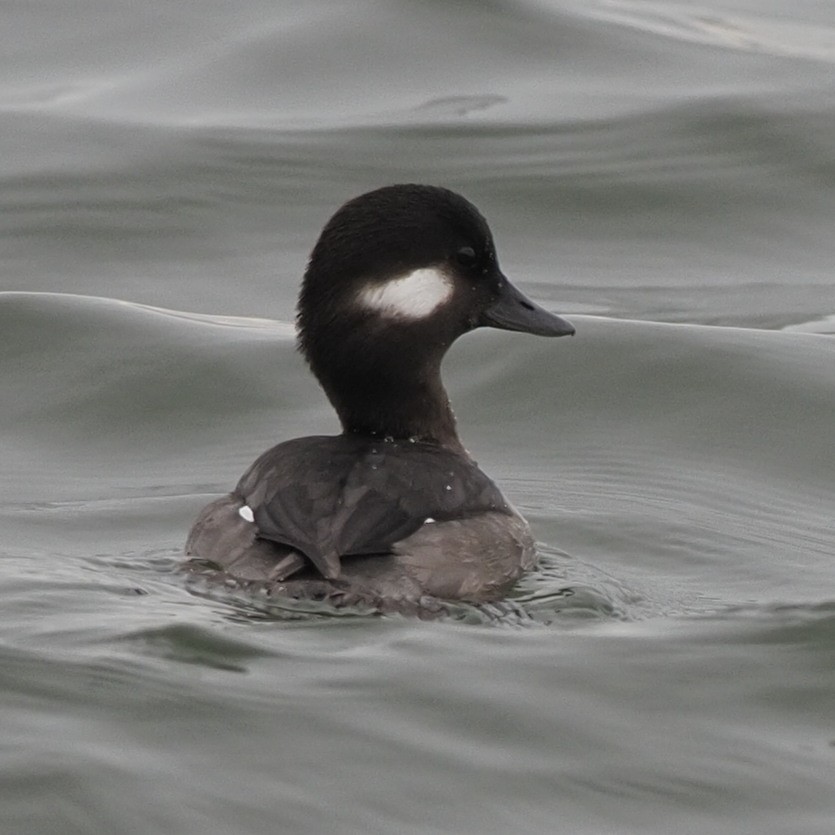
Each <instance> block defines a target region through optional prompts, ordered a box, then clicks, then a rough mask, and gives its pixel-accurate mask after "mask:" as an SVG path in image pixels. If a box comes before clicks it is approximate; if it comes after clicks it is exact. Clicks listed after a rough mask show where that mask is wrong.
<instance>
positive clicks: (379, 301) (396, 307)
mask: <svg viewBox="0 0 835 835" xmlns="http://www.w3.org/2000/svg"><path fill="white" fill-rule="evenodd" d="M450 296H452V280H451V279H450V277H449V276H448V275H446V274H445V273H443V272H441V271H440V270H438V269H434V268H426V269H420V270H414V271H413V272H410V273H409V274H408V275H404V276H401V277H400V278H393V279H392V280H391V281H387V282H385V283H384V284H369V285H367V286H365V287H363V288H362V290H360V292H359V296H358V299H359V303H360V304H361V305H362V306H363V307H365V308H367V309H368V310H375V311H377V312H378V313H383V314H385V315H387V316H397V317H402V318H404V319H422V318H423V317H424V316H428V315H429V314H430V313H432V312H433V311H434V310H436V309H437V308H438V307H439V306H440V305H442V304H443V303H444V302H446V301H447V300H448V299H449V298H450Z"/></svg>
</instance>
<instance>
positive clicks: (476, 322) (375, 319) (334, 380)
mask: <svg viewBox="0 0 835 835" xmlns="http://www.w3.org/2000/svg"><path fill="white" fill-rule="evenodd" d="M480 326H488V327H496V328H502V329H505V330H516V331H525V332H528V333H533V334H539V335H541V336H564V335H568V334H572V333H574V328H573V327H572V326H571V325H570V324H569V323H568V322H566V321H565V320H564V319H561V318H560V317H559V316H556V315H555V314H553V313H549V312H548V311H546V310H543V309H542V308H541V307H538V306H537V305H535V304H534V303H533V302H531V301H530V300H528V299H527V298H525V296H524V295H522V294H521V293H520V292H519V291H518V290H516V288H514V287H513V285H512V284H510V282H509V281H508V280H507V278H506V277H505V276H504V275H503V274H502V272H501V270H500V268H499V264H498V260H497V258H496V251H495V247H494V245H493V237H492V235H491V233H490V228H489V227H488V225H487V222H486V221H485V219H484V218H483V217H482V216H481V214H480V213H479V211H478V210H477V209H476V208H475V206H473V205H472V204H471V203H469V202H468V201H467V200H465V199H464V198H463V197H461V196H460V195H458V194H455V193H454V192H452V191H449V190H447V189H444V188H438V187H436V186H422V185H395V186H387V187H385V188H380V189H377V190H376V191H372V192H369V193H367V194H363V195H361V196H360V197H356V198H354V199H353V200H350V201H348V202H347V203H346V204H345V205H344V206H342V208H341V209H339V210H338V211H337V212H336V214H335V215H334V216H333V217H332V218H331V219H330V220H329V221H328V223H327V224H326V225H325V228H324V229H323V230H322V234H321V235H320V237H319V240H318V241H317V243H316V246H315V247H314V248H313V252H312V253H311V256H310V261H309V263H308V266H307V270H306V272H305V276H304V282H303V284H302V290H301V295H300V297H299V307H298V327H299V344H300V347H301V350H302V352H303V353H304V355H305V356H306V358H307V360H308V362H309V363H310V366H311V369H312V370H313V372H314V374H316V376H317V378H318V379H319V381H320V382H321V383H322V385H323V387H324V388H325V391H326V392H327V394H328V396H329V397H330V399H331V402H332V403H333V404H334V406H335V407H336V409H337V411H338V412H339V413H340V417H341V418H342V420H343V425H346V428H348V427H349V426H350V424H351V423H352V421H351V420H350V419H346V410H347V409H348V408H349V407H350V405H351V403H350V402H351V401H353V402H356V403H358V402H359V400H360V399H361V398H365V399H366V400H368V399H370V400H372V401H379V400H380V398H384V399H385V398H388V399H392V400H394V399H395V398H401V399H403V398H404V397H406V396H407V395H408V391H407V390H408V389H409V388H410V387H414V385H415V384H420V383H421V382H422V381H426V380H429V379H430V378H433V379H434V377H438V369H439V367H440V362H441V359H442V358H443V355H444V353H445V352H446V350H447V348H449V346H450V345H451V344H452V342H453V341H454V340H455V339H456V338H457V337H459V336H461V334H463V333H466V332H467V331H469V330H472V329H474V328H477V327H480ZM438 385H440V378H439V377H438ZM422 396H424V397H425V395H422ZM378 405H379V404H378ZM392 434H394V433H392Z"/></svg>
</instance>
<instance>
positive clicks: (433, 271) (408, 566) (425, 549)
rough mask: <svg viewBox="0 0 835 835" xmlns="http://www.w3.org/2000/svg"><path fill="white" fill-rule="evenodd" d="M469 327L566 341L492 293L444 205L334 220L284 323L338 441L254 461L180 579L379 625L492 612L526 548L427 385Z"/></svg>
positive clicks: (558, 330) (213, 507)
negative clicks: (405, 612) (217, 582)
mask: <svg viewBox="0 0 835 835" xmlns="http://www.w3.org/2000/svg"><path fill="white" fill-rule="evenodd" d="M484 325H486V326H491V327H499V328H503V329H508V330H521V331H527V332H531V333H536V334H540V335H545V336H561V335H565V334H569V333H573V328H572V327H571V325H569V324H568V323H567V322H566V321H565V320H563V319H560V318H559V317H558V316H555V315H554V314H551V313H548V312H547V311H545V310H543V309H542V308H539V307H537V306H536V305H534V304H533V303H532V302H530V301H529V300H528V299H526V298H525V297H524V296H523V295H522V294H521V293H519V291H518V290H516V289H515V288H514V287H513V286H512V285H511V284H510V283H509V282H508V280H507V279H506V278H505V276H504V275H503V274H502V272H501V270H500V269H499V266H498V261H497V259H496V254H495V249H494V245H493V239H492V236H491V234H490V230H489V228H488V226H487V223H486V221H485V220H484V218H483V217H482V216H481V215H480V214H479V213H478V211H477V210H476V209H475V208H474V207H473V206H472V205H471V204H470V203H468V202H467V201H466V200H464V198H462V197H460V196H459V195H457V194H454V193H453V192H450V191H448V190H446V189H441V188H436V187H432V186H417V185H405V186H390V187H387V188H383V189H378V190H377V191H374V192H370V193H369V194H366V195H362V196H360V197H358V198H355V199H354V200H351V201H349V202H348V203H346V204H345V205H344V206H343V207H342V208H341V209H340V210H339V211H338V212H337V213H336V214H335V215H334V216H333V217H332V218H331V220H330V221H329V222H328V223H327V224H326V226H325V228H324V230H323V231H322V234H321V236H320V238H319V241H318V242H317V244H316V246H315V247H314V249H313V252H312V254H311V257H310V262H309V264H308V267H307V270H306V272H305V277H304V282H303V285H302V291H301V294H300V297H299V309H298V328H299V345H300V348H301V350H302V352H303V354H304V355H305V357H306V359H307V360H308V363H309V364H310V367H311V370H312V371H313V373H314V374H315V375H316V377H317V379H318V380H319V382H320V383H321V384H322V387H323V388H324V390H325V392H326V394H327V396H328V398H329V399H330V401H331V403H332V404H333V406H334V408H335V409H336V411H337V413H338V415H339V418H340V421H341V423H342V428H343V434H342V435H339V436H336V437H310V438H299V439H295V440H291V441H286V442H284V443H282V444H279V445H278V446H276V447H274V448H272V449H270V450H268V451H267V452H265V453H264V454H263V455H262V456H261V457H260V458H259V459H258V460H257V461H256V462H255V463H254V464H253V465H252V467H250V469H249V470H248V471H247V472H246V474H245V475H244V476H243V478H242V479H241V481H240V482H239V484H238V486H237V487H236V488H235V490H234V491H233V492H232V493H230V494H229V495H228V496H226V497H223V498H221V499H219V500H217V501H216V502H213V503H212V504H210V505H209V506H208V507H207V508H205V509H204V510H203V512H202V513H201V514H200V516H199V517H198V519H197V521H196V522H195V524H194V527H193V528H192V531H191V534H190V536H189V540H188V543H187V545H186V553H187V554H189V555H190V556H193V557H195V558H197V559H196V560H195V561H193V562H191V563H190V567H191V568H192V569H194V570H202V571H204V572H208V574H209V575H210V576H218V577H222V578H223V579H227V580H228V579H229V578H235V579H237V580H238V581H240V582H244V583H256V584H260V585H262V586H265V587H267V588H268V589H270V590H271V591H273V592H274V593H278V594H289V595H292V596H298V597H303V596H312V597H324V598H327V599H329V600H331V601H332V602H334V603H367V604H370V605H372V606H376V607H378V608H382V609H387V608H392V605H394V607H395V608H400V607H399V606H397V605H396V602H397V601H400V602H408V603H410V604H413V605H415V604H417V603H419V601H421V600H423V599H424V598H425V597H426V595H431V596H433V597H438V598H445V599H461V600H469V601H473V602H479V601H483V600H489V599H494V598H495V597H497V596H499V595H500V594H503V593H504V592H505V591H506V590H507V588H508V587H509V586H510V584H511V583H512V582H513V581H514V580H515V579H516V578H517V577H518V576H519V574H520V573H521V572H522V571H523V570H525V569H527V568H529V567H530V566H531V565H532V564H533V560H534V549H533V540H532V538H531V535H530V532H529V530H528V527H527V524H526V523H525V521H524V520H523V519H522V517H521V516H519V514H518V513H517V512H516V511H515V510H514V509H513V508H512V507H511V506H510V505H509V504H508V503H507V501H506V500H505V499H504V497H503V496H502V494H501V492H500V491H499V489H498V488H497V487H496V486H495V484H493V482H492V481H491V480H490V479H489V478H488V477H487V476H486V475H485V474H484V473H483V472H481V470H480V469H479V468H478V466H477V465H476V464H475V462H474V461H473V460H472V459H471V458H470V457H469V455H468V454H467V453H466V451H465V450H464V448H463V446H462V445H461V442H460V441H459V439H458V435H457V432H456V428H455V420H454V417H453V414H452V410H451V409H450V406H449V401H448V399H447V396H446V392H445V391H444V388H443V385H442V383H441V377H440V365H441V360H442V359H443V356H444V354H445V353H446V351H447V349H448V348H449V346H450V345H451V344H452V342H453V341H454V340H455V339H456V338H457V337H458V336H460V335H462V334H463V333H466V332H467V331H469V330H472V329H473V328H475V327H479V326H484Z"/></svg>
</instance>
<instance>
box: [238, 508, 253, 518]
mask: <svg viewBox="0 0 835 835" xmlns="http://www.w3.org/2000/svg"><path fill="white" fill-rule="evenodd" d="M238 516H240V517H241V519H245V520H246V521H247V522H254V521H255V514H254V513H253V512H252V508H251V507H249V505H242V506H241V507H239V508H238Z"/></svg>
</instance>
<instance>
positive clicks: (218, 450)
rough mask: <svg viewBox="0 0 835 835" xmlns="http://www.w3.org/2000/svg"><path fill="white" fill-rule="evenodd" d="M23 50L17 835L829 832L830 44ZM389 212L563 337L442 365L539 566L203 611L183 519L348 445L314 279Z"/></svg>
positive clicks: (5, 503) (4, 774)
mask: <svg viewBox="0 0 835 835" xmlns="http://www.w3.org/2000/svg"><path fill="white" fill-rule="evenodd" d="M0 40H2V44H3V49H2V50H1V51H0V65H1V66H2V69H3V72H2V76H0V108H2V111H3V126H4V129H3V130H2V131H0V149H2V152H3V153H2V158H3V161H4V165H3V169H2V175H1V176H2V185H3V188H2V189H1V190H0V206H2V212H0V234H2V237H3V246H2V248H0V259H2V261H0V264H1V265H2V272H0V289H2V290H5V291H9V292H6V293H2V294H0V334H2V345H3V351H2V352H0V379H2V381H3V388H2V392H3V394H2V399H0V449H2V456H3V459H2V460H3V472H4V474H5V478H4V479H3V480H2V481H0V534H2V535H0V554H1V555H2V563H0V564H1V565H2V569H0V600H1V601H2V606H0V612H1V613H2V614H0V662H1V663H0V715H2V717H3V722H2V727H3V730H2V734H0V821H2V822H3V827H2V831H3V832H9V833H15V835H26V834H27V833H37V835H49V833H53V832H55V833H58V832H60V833H85V835H87V833H111V832H113V833H115V832H118V833H141V835H148V834H149V833H173V832H176V833H178V835H181V834H184V835H188V833H201V835H204V834H205V833H230V835H231V833H236V835H240V833H247V835H250V833H252V834H253V835H254V834H255V833H274V832H276V831H280V832H283V831H286V832H293V833H305V832H310V833H321V832H330V831H335V832H357V833H368V832H380V833H388V832H398V833H399V832H415V833H418V832H419V833H448V832H455V833H469V832H472V833H485V832H507V831H524V832H542V833H552V832H571V833H579V832H582V833H595V835H596V834H597V833H619V834H620V833H631V832H635V833H642V835H643V833H648V832H655V833H660V834H663V835H667V834H668V833H669V832H672V831H676V832H681V833H703V832H706V831H717V832H722V833H754V832H756V833H758V835H759V834H760V833H774V834H775V835H778V833H779V835H785V834H786V833H803V835H811V834H812V833H826V835H829V833H831V832H832V820H833V815H835V793H833V790H832V787H833V785H835V731H833V722H832V717H833V704H834V703H833V689H834V688H835V653H834V652H833V650H835V592H834V591H833V588H835V563H834V562H833V559H834V558H835V530H833V508H835V488H833V486H832V485H833V474H835V442H833V433H832V412H833V399H834V398H835V342H833V336H832V334H835V280H834V279H833V273H832V265H833V263H835V236H833V234H832V228H833V217H835V211H834V210H835V197H833V194H835V192H833V185H835V139H833V137H835V117H834V116H833V112H835V111H833V104H835V95H834V94H833V90H835V86H833V81H835V74H833V63H835V7H833V6H832V4H830V3H827V2H813V0H805V2H799V3H795V4H792V5H791V7H789V6H788V5H786V4H784V3H777V2H767V3H766V2H762V1H761V0H760V1H759V2H753V0H748V2H743V1H742V0H740V2H731V0H712V1H711V0H708V2H706V3H704V4H700V5H694V4H689V3H688V4H685V3H673V2H638V1H637V0H634V1H630V0H609V2H604V0H598V2H583V3H579V2H568V1H566V2H556V0H527V2H515V3H513V2H509V1H508V2H493V3H487V2H481V3H479V2H467V3H457V4H444V3H438V2H431V0H423V2H419V3H373V2H356V3H324V2H322V3H315V2H314V3H307V4H304V7H303V9H301V8H300V7H299V6H298V4H292V3H282V2H275V0H271V2H269V3H267V2H258V0H246V1H245V2H242V3H238V4H228V3H220V2H204V3H201V4H199V5H198V4H193V3H192V4H189V3H185V4H182V3H181V4H178V5H177V7H176V8H175V7H173V6H171V5H170V4H167V3H159V2H157V3H150V4H148V3H146V4H144V5H142V6H137V5H136V4H126V3H118V2H117V3H114V2H109V3H101V2H95V1H94V0H79V2H76V3H73V4H72V7H70V6H69V5H67V4H60V3H56V2H47V3H41V4H17V5H14V6H10V7H9V8H8V9H6V10H5V15H4V27H3V31H2V34H0ZM406 180H419V181H425V182H434V183H440V184H444V185H447V186H450V187H452V188H456V189H458V190H461V191H462V192H463V193H465V194H466V196H468V197H469V198H470V199H472V200H473V201H474V202H475V203H476V204H477V205H478V206H479V207H480V208H481V209H482V211H483V212H484V213H485V215H486V216H487V217H488V219H489V220H490V222H491V225H492V227H493V230H494V234H495V237H496V240H497V245H498V250H499V255H500V258H501V261H502V265H503V267H504V269H505V271H506V272H507V273H508V275H510V276H511V278H512V279H513V280H514V281H516V282H517V283H518V284H519V285H520V286H521V287H523V288H524V289H525V291H526V292H528V293H529V294H531V295H532V296H533V297H534V298H536V299H537V301H539V302H540V303H543V304H545V305H546V306H549V307H551V308H553V309H556V310H559V311H560V312H563V313H566V314H569V315H570V316H571V318H572V321H574V323H575V324H576V325H577V327H578V335H577V336H576V337H575V338H574V339H571V340H559V341H556V342H555V341H549V340H540V339H535V338H532V337H524V336H520V335H515V334H505V333H498V332H484V333H476V334H472V335H470V336H468V337H466V338H465V339H463V340H462V341H461V342H460V343H459V344H458V345H456V347H455V348H454V349H453V351H452V352H451V354H450V356H449V358H448V360H447V363H446V379H447V383H448V386H449V389H450V392H451V394H452V397H453V402H454V405H455V408H456V414H457V416H458V419H459V425H460V431H461V435H462V438H463V439H464V442H465V443H466V445H467V446H468V448H469V449H470V450H471V451H472V452H473V453H474V455H475V456H476V457H477V459H478V460H479V462H480V463H481V464H482V466H483V467H484V469H485V470H486V471H487V472H488V473H490V474H491V475H492V476H494V477H495V478H496V480H497V481H498V482H499V483H500V484H501V485H502V486H503V487H504V488H505V491H506V492H507V494H508V495H509V496H510V497H511V499H512V500H513V501H514V502H515V503H516V504H517V505H518V506H519V507H520V508H521V509H522V511H523V512H524V513H525V514H526V516H527V517H528V518H529V520H530V521H531V523H532V525H533V527H534V531H535V534H536V536H537V538H538V540H539V541H540V542H541V553H542V565H541V567H540V568H539V569H538V570H537V571H536V572H535V573H534V574H532V575H530V576H528V577H526V578H525V579H524V580H523V581H522V582H521V583H520V584H519V586H518V588H517V589H516V590H515V591H514V594H513V595H512V597H511V598H510V599H509V600H508V601H505V602H504V603H502V604H497V605H496V606H494V607H489V608H486V609H483V610H476V609H472V608H470V607H466V606H461V607H458V608H456V609H455V610H454V612H453V614H452V615H451V616H450V617H449V618H448V619H446V620H443V621H441V622H436V623H424V622H420V621H414V620H409V619H405V618H397V617H386V618H379V617H374V616H370V615H365V614H362V613H348V614H344V615H341V616H336V615H335V614H334V613H332V612H327V611H323V610H321V609H317V608H316V607H315V606H312V605H310V604H307V605H295V606H291V605H290V604H287V603H284V604H282V603H280V602H279V603H275V602H273V603H268V602H266V601H263V600H260V599H248V598H246V597H242V596H239V595H235V594H232V593H224V592H218V591H216V590H215V591H210V590H206V589H204V588H198V587H190V586H189V585H188V584H187V582H186V581H185V579H184V578H183V577H182V576H181V575H180V574H178V573H177V572H176V566H177V562H178V559H179V554H180V552H181V548H182V544H183V541H184V539H185V535H186V532H187V530H188V528H189V526H190V524H191V521H192V519H193V517H194V515H195V513H196V512H197V510H198V509H199V508H200V507H201V506H202V505H203V504H205V503H206V502H207V501H208V500H209V499H210V498H211V497H214V496H216V495H218V494H219V493H221V492H224V491H226V490H227V489H229V487H230V486H231V485H233V484H234V483H235V481H236V480H237V478H238V477H239V476H240V474H241V473H242V472H243V470H244V469H245V468H246V467H247V466H248V465H249V463H250V462H251V461H252V460H253V459H254V457H255V456H256V455H257V454H258V453H260V452H261V451H263V450H264V449H265V448H267V447H268V446H269V445H271V444H273V443H275V442H276V441H278V440H281V439H283V438H288V437H292V436H294V435H298V434H308V433H311V432H331V431H335V429H336V422H335V419H334V417H333V415H332V414H331V412H330V409H329V407H328V406H327V404H326V403H325V402H324V398H323V397H322V395H321V393H320V392H319V390H318V389H317V387H316V385H315V383H314V382H313V381H312V379H311V378H310V377H309V375H308V374H307V373H306V371H305V369H304V366H303V364H302V362H301V360H300V358H299V357H298V355H297V354H296V352H295V350H294V346H293V337H292V326H291V323H292V317H293V306H294V298H295V294H296V290H297V286H298V280H299V276H300V274H301V272H302V270H303V267H304V261H305V258H306V255H307V252H308V251H309V249H310V246H311V245H312V243H313V240H314V238H315V236H316V234H317V233H318V231H319V228H320V227H321V225H322V223H323V222H324V220H325V219H326V218H327V217H328V216H329V214H330V213H331V212H332V211H333V210H334V209H335V208H336V206H337V205H339V203H340V202H341V201H343V200H344V199H346V198H348V197H350V196H353V195H355V194H357V193H359V192H361V191H363V190H366V189H369V188H373V187H375V186H378V185H381V184H384V183H389V182H396V181H406Z"/></svg>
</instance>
